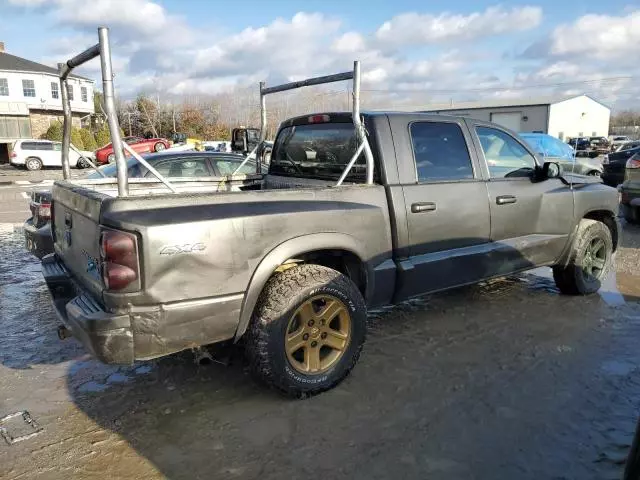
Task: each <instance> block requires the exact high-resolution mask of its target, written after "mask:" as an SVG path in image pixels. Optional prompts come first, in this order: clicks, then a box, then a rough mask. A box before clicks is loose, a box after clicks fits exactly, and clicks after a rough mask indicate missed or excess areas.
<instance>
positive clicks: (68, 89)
mask: <svg viewBox="0 0 640 480" xmlns="http://www.w3.org/2000/svg"><path fill="white" fill-rule="evenodd" d="M67 92H68V93H69V101H70V102H73V85H67Z"/></svg>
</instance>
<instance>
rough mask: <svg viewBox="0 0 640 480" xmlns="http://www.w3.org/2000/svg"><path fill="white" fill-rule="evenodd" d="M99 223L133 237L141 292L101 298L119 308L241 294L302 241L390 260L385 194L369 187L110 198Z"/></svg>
mask: <svg viewBox="0 0 640 480" xmlns="http://www.w3.org/2000/svg"><path fill="white" fill-rule="evenodd" d="M101 223H102V224H104V225H108V226H111V227H114V228H121V229H124V230H128V231H133V232H137V233H138V234H139V237H140V239H141V242H140V252H141V253H140V255H141V264H142V266H141V268H142V271H143V276H142V290H141V291H140V292H137V293H134V294H128V295H118V296H114V297H113V298H110V297H108V296H107V295H105V301H107V299H108V300H109V301H110V302H112V303H114V304H117V303H120V304H121V306H124V304H125V303H132V304H134V305H145V304H147V305H148V304H159V303H169V302H178V301H184V300H195V299H199V298H211V297H216V296H224V295H231V294H236V293H241V292H245V290H246V289H247V286H248V285H249V282H250V280H251V278H252V275H253V274H254V272H255V270H256V268H257V267H258V265H259V264H260V262H261V261H262V260H263V259H264V258H265V257H266V256H267V255H268V254H269V252H271V251H272V250H274V249H275V248H276V247H278V246H279V245H280V244H282V243H284V242H286V241H288V240H291V239H293V238H296V237H302V236H305V235H311V234H317V233H331V232H335V233H339V234H341V235H348V236H350V237H352V238H353V239H354V242H353V244H354V245H357V246H358V250H359V251H357V252H353V253H355V254H357V255H358V256H359V257H360V258H361V259H362V260H364V261H366V262H369V263H370V264H371V265H377V264H380V263H382V262H384V261H385V260H387V259H389V258H391V234H390V222H389V214H388V209H387V203H386V196H385V190H384V187H381V186H377V185H371V186H362V185H361V186H344V187H339V188H335V187H332V188H307V189H300V190H285V189H283V190H266V191H255V192H238V193H221V194H202V195H173V196H165V197H162V198H159V197H158V196H155V197H152V198H147V199H145V198H137V199H136V198H128V199H111V200H107V201H105V202H104V203H103V210H102V217H101ZM303 243H304V242H303ZM296 253H298V254H302V253H305V251H300V252H296ZM283 260H284V259H283ZM114 306H116V305H114Z"/></svg>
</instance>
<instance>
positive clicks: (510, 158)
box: [476, 127, 536, 178]
mask: <svg viewBox="0 0 640 480" xmlns="http://www.w3.org/2000/svg"><path fill="white" fill-rule="evenodd" d="M476 132H477V134H478V138H479V139H480V145H482V151H483V153H484V158H485V160H486V162H487V166H488V167H489V176H490V177H491V178H512V177H529V176H530V175H531V172H533V170H534V168H535V166H536V160H535V158H534V157H533V155H531V154H530V153H529V152H528V151H527V150H526V149H525V148H524V147H523V146H522V145H520V143H519V142H518V141H516V139H515V138H513V137H512V136H511V135H509V134H507V133H505V132H503V131H502V130H497V129H495V128H490V127H476Z"/></svg>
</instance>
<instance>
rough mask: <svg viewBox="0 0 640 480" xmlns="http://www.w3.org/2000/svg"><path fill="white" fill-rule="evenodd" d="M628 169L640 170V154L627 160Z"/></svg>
mask: <svg viewBox="0 0 640 480" xmlns="http://www.w3.org/2000/svg"><path fill="white" fill-rule="evenodd" d="M627 168H629V169H631V168H640V154H637V153H636V154H635V155H634V156H633V157H631V158H630V159H629V160H627Z"/></svg>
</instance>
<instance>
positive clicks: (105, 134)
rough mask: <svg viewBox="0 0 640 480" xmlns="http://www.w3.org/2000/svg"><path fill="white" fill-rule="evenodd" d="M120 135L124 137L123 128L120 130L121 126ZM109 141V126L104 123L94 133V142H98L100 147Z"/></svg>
mask: <svg viewBox="0 0 640 480" xmlns="http://www.w3.org/2000/svg"><path fill="white" fill-rule="evenodd" d="M120 135H121V136H122V137H124V130H122V128H121V129H120ZM109 142H111V132H110V131H109V126H108V125H107V124H105V125H104V126H103V127H102V128H101V129H100V130H98V132H97V133H96V143H97V144H98V148H102V147H104V146H105V145H106V144H107V143H109Z"/></svg>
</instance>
